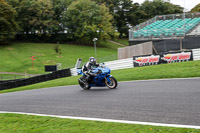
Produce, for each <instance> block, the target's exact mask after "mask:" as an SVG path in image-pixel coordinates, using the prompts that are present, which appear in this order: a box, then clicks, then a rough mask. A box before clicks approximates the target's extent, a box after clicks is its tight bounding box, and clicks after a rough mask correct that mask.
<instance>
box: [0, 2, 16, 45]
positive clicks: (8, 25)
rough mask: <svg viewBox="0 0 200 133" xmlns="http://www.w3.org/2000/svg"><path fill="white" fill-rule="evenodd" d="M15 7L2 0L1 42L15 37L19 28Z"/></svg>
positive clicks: (0, 3) (0, 6) (0, 7)
mask: <svg viewBox="0 0 200 133" xmlns="http://www.w3.org/2000/svg"><path fill="white" fill-rule="evenodd" d="M16 15H17V14H16V11H15V9H14V8H13V7H12V6H10V5H9V4H8V3H6V2H5V1H4V0H1V1H0V42H4V41H7V40H9V39H13V38H14V37H15V34H16V32H17V29H18V25H17V23H16V21H15V17H16Z"/></svg>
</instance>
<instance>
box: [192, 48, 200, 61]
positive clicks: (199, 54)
mask: <svg viewBox="0 0 200 133" xmlns="http://www.w3.org/2000/svg"><path fill="white" fill-rule="evenodd" d="M192 52H193V60H194V61H195V60H200V49H193V50H192Z"/></svg>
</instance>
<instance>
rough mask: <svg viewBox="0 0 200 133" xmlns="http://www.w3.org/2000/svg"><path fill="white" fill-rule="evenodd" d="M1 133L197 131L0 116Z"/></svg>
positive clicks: (167, 132) (24, 116) (173, 132)
mask: <svg viewBox="0 0 200 133" xmlns="http://www.w3.org/2000/svg"><path fill="white" fill-rule="evenodd" d="M0 120H1V121H0V132H1V133H12V132H14V133H43V132H45V133H94V132H95V133H199V132H200V130H197V129H187V128H171V127H157V126H144V125H133V124H121V123H109V122H98V121H84V120H72V119H62V118H53V117H40V116H30V115H18V114H0Z"/></svg>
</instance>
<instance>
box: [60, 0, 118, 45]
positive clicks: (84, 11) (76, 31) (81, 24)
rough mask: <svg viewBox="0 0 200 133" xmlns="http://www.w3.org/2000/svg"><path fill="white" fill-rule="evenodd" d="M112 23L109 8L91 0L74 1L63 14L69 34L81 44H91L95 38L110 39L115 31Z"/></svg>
mask: <svg viewBox="0 0 200 133" xmlns="http://www.w3.org/2000/svg"><path fill="white" fill-rule="evenodd" d="M111 21H112V16H111V15H110V14H109V11H108V9H107V7H106V6H105V5H98V4H96V3H95V2H94V1H91V0H77V1H74V2H72V4H71V5H70V6H69V7H68V9H67V11H66V12H65V13H64V14H63V24H64V27H67V28H66V30H67V32H68V33H70V34H71V35H72V38H73V39H77V40H78V41H79V42H81V43H85V42H90V43H91V42H92V39H93V38H94V37H98V38H99V39H106V38H109V37H110V34H111V33H112V32H113V30H114V29H113V28H112V24H111Z"/></svg>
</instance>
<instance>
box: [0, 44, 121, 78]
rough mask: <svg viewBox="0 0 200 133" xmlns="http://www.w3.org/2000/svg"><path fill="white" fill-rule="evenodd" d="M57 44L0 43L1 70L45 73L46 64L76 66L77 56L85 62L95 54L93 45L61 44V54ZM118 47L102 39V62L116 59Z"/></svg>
mask: <svg viewBox="0 0 200 133" xmlns="http://www.w3.org/2000/svg"><path fill="white" fill-rule="evenodd" d="M56 45H57V44H47V43H13V44H10V45H0V57H1V61H0V71H1V72H19V73H29V74H42V73H45V72H44V65H54V64H56V63H62V68H68V67H74V66H75V63H76V60H77V58H82V59H83V62H87V61H88V58H89V57H91V56H94V47H93V46H82V45H69V44H60V45H59V46H60V48H61V55H58V54H56V52H55V50H54V48H55V47H56ZM118 47H119V46H118V45H115V44H112V43H108V42H103V41H101V42H100V45H99V47H98V48H97V55H98V60H99V61H100V62H104V61H108V60H116V59H117V48H118ZM31 56H36V60H35V61H34V69H32V61H31V59H30V57H31Z"/></svg>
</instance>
